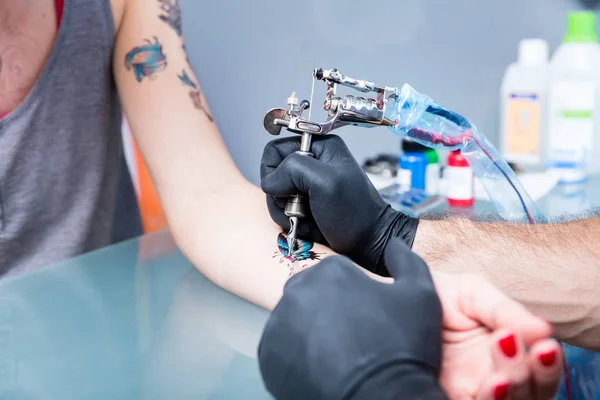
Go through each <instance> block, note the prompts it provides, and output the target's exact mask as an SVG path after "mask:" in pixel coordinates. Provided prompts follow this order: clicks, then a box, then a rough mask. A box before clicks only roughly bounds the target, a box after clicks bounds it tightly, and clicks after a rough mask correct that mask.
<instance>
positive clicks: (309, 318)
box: [258, 239, 446, 400]
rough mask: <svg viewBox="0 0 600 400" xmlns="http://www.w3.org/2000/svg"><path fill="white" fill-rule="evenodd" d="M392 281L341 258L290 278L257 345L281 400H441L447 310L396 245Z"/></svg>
mask: <svg viewBox="0 0 600 400" xmlns="http://www.w3.org/2000/svg"><path fill="white" fill-rule="evenodd" d="M385 258H386V263H387V265H388V266H389V270H390V273H391V274H392V276H393V277H394V278H395V281H394V283H383V282H379V281H376V280H374V279H371V278H369V277H368V276H367V275H366V274H365V273H364V272H361V271H360V270H359V269H358V268H357V267H356V266H355V265H353V264H352V262H351V261H350V260H349V259H347V258H345V257H342V256H334V257H328V258H326V259H325V260H324V261H321V262H320V263H319V264H317V265H315V266H314V267H312V268H311V269H309V270H308V271H304V272H302V273H300V274H298V275H296V276H294V277H292V278H291V279H290V280H289V281H288V282H287V284H286V286H285V288H284V293H283V297H282V299H281V301H280V302H279V304H278V305H277V307H275V309H274V311H273V313H272V314H271V317H270V319H269V321H268V322H267V325H266V327H265V330H264V332H263V336H262V339H261V342H260V346H259V349H258V358H259V363H260V369H261V373H262V376H263V379H264V382H265V385H266V387H267V389H268V390H269V392H271V394H272V395H273V396H274V397H275V398H276V399H278V400H279V399H286V400H294V399H302V400H305V399H324V400H325V399H327V400H329V399H332V400H337V399H348V400H350V399H352V400H359V399H361V400H362V399H364V400H373V399H378V400H388V399H390V400H391V399H399V398H406V399H431V400H435V399H442V398H443V399H445V398H446V397H445V395H444V393H443V391H442V390H441V388H440V387H439V383H438V374H439V368H440V359H441V334H442V332H441V330H442V307H441V305H440V301H439V298H438V296H437V294H436V291H435V288H434V284H433V282H432V280H431V275H430V273H429V270H428V268H427V266H426V265H425V263H424V262H423V261H422V260H421V259H420V258H419V257H418V256H417V255H416V254H415V253H413V252H411V251H410V250H409V249H408V247H407V246H406V244H404V243H403V242H402V241H401V240H400V239H392V240H391V241H390V243H389V244H388V246H387V248H386V251H385Z"/></svg>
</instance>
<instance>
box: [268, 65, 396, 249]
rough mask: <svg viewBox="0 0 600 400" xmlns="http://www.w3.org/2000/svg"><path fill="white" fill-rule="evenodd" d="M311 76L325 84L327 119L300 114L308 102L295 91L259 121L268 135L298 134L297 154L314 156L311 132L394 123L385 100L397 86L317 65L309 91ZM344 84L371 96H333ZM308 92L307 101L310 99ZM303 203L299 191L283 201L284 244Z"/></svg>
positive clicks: (293, 230) (290, 242) (293, 233)
mask: <svg viewBox="0 0 600 400" xmlns="http://www.w3.org/2000/svg"><path fill="white" fill-rule="evenodd" d="M315 80H319V81H323V82H325V84H326V85H327V90H326V94H325V102H324V104H323V108H324V110H325V111H327V113H328V115H327V121H325V122H323V123H320V122H314V121H311V120H310V112H309V114H308V118H307V119H305V118H304V117H303V115H302V114H303V113H304V111H306V110H309V108H310V106H311V104H310V102H309V101H307V100H302V101H301V102H298V97H297V96H296V93H292V94H291V95H290V97H289V98H288V101H287V104H288V109H287V110H286V109H283V108H273V109H271V110H269V111H268V112H267V113H266V115H265V117H264V120H263V125H264V127H265V129H266V130H267V132H269V133H270V134H271V135H279V134H280V133H281V129H282V128H284V127H285V128H286V129H287V130H288V131H290V132H292V133H296V134H300V135H302V138H301V141H300V150H299V151H298V152H297V153H299V154H302V155H305V156H309V157H314V155H313V154H312V153H311V141H312V135H326V134H328V133H329V132H331V131H333V130H334V129H338V128H341V127H343V126H348V125H353V126H361V127H366V128H372V127H376V126H394V122H393V121H391V120H389V119H388V118H386V116H385V115H386V106H387V103H388V100H390V99H393V98H396V96H397V95H398V89H397V88H393V87H387V86H385V87H379V86H376V85H375V84H374V83H373V82H369V81H365V80H357V79H353V78H349V77H347V76H344V75H342V74H341V73H340V72H339V71H338V70H337V69H331V70H324V69H321V68H318V69H315V70H314V71H313V91H314V82H315ZM338 85H339V86H345V87H349V88H352V89H355V90H357V91H359V92H362V93H375V97H374V98H364V97H356V96H353V95H346V96H344V97H337V96H336V91H337V87H338ZM312 95H313V93H312V92H311V101H312ZM306 214H307V211H306V203H305V200H304V198H303V197H302V196H301V195H296V196H293V197H291V198H290V199H289V200H288V201H287V202H286V205H285V215H286V216H287V217H289V219H290V231H289V233H288V236H287V241H288V246H289V248H290V249H292V248H293V247H292V246H293V243H294V240H295V239H296V231H297V228H298V219H299V218H304V217H306Z"/></svg>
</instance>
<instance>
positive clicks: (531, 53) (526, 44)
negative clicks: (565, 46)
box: [519, 39, 550, 67]
mask: <svg viewBox="0 0 600 400" xmlns="http://www.w3.org/2000/svg"><path fill="white" fill-rule="evenodd" d="M549 58H550V46H549V45H548V42H547V41H545V40H543V39H523V40H521V41H520V42H519V64H522V65H526V66H528V67H539V66H544V65H546V64H547V63H548V59H549Z"/></svg>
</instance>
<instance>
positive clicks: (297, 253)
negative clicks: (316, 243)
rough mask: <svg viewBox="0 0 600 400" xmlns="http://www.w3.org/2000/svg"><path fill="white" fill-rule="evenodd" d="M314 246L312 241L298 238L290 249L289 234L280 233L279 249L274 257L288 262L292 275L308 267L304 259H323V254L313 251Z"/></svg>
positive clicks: (278, 238)
mask: <svg viewBox="0 0 600 400" xmlns="http://www.w3.org/2000/svg"><path fill="white" fill-rule="evenodd" d="M312 248H313V244H312V243H311V242H307V241H305V240H302V239H296V240H294V244H293V246H292V250H291V251H290V249H289V247H288V243H287V235H286V234H285V233H280V234H279V235H278V236H277V251H276V252H275V254H274V255H273V258H276V257H280V259H279V262H280V263H283V262H284V261H285V262H287V266H288V268H289V270H290V271H289V272H290V276H292V275H295V274H297V273H298V272H300V271H302V270H304V269H306V267H307V266H308V265H307V264H306V263H303V262H302V261H306V260H320V259H321V254H319V253H315V252H314V251H312Z"/></svg>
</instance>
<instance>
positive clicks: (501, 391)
mask: <svg viewBox="0 0 600 400" xmlns="http://www.w3.org/2000/svg"><path fill="white" fill-rule="evenodd" d="M507 395H508V384H507V383H503V384H501V385H498V386H496V389H494V399H495V400H504V399H506V396H507Z"/></svg>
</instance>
